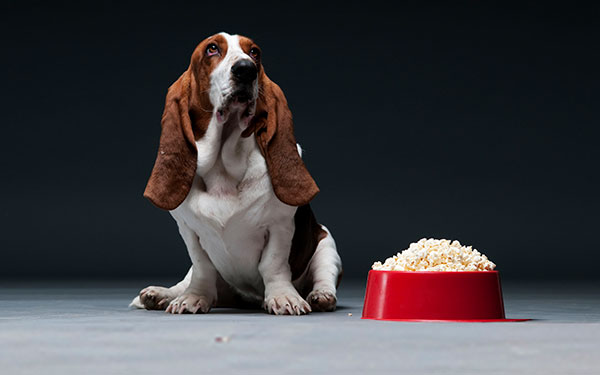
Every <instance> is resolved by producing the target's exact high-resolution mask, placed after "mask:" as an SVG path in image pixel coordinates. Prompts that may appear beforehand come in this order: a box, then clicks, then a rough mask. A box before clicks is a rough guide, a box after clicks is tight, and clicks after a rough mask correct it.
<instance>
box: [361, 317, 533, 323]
mask: <svg viewBox="0 0 600 375" xmlns="http://www.w3.org/2000/svg"><path fill="white" fill-rule="evenodd" d="M361 319H367V320H382V321H389V322H409V323H510V322H513V323H514V322H526V321H529V320H531V319H377V318H364V317H363V318H361Z"/></svg>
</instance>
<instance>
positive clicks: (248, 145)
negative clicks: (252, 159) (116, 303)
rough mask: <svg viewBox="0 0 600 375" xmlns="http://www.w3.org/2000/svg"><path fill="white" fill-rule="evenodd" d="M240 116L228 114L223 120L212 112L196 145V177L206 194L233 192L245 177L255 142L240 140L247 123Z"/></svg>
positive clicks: (251, 138)
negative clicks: (201, 183)
mask: <svg viewBox="0 0 600 375" xmlns="http://www.w3.org/2000/svg"><path fill="white" fill-rule="evenodd" d="M241 117H242V113H241V111H231V112H229V113H228V114H227V116H226V117H223V116H220V115H219V113H217V112H215V113H214V114H213V116H212V118H211V121H210V124H209V126H208V129H207V131H206V134H205V135H204V136H203V137H202V138H200V139H199V140H198V141H197V142H196V147H197V149H198V165H197V169H196V174H198V175H199V176H200V177H202V179H203V180H204V184H205V185H206V190H207V191H208V192H214V193H216V194H224V193H233V192H234V191H236V190H237V185H238V184H239V183H240V182H241V181H242V179H243V178H244V175H245V174H246V171H247V169H248V156H249V153H250V151H251V150H252V147H253V146H254V145H255V140H254V138H253V137H248V138H244V137H242V131H243V130H244V129H245V128H246V127H247V120H246V119H242V118H241ZM215 189H216V190H218V191H216V190H215Z"/></svg>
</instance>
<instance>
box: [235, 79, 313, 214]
mask: <svg viewBox="0 0 600 375" xmlns="http://www.w3.org/2000/svg"><path fill="white" fill-rule="evenodd" d="M261 81H262V82H261V91H262V92H261V94H260V96H259V99H258V101H257V108H256V112H255V116H254V118H253V120H252V122H251V123H250V126H249V127H248V129H247V130H246V131H245V132H244V133H245V134H243V135H244V136H248V135H250V134H251V133H252V132H254V133H255V134H256V141H257V143H258V146H259V148H260V150H261V152H262V154H263V156H264V158H265V160H266V162H267V168H268V171H269V176H270V177H271V183H272V184H273V190H274V192H275V195H276V196H277V198H279V200H280V201H282V202H283V203H286V204H289V205H290V206H303V205H305V204H307V203H308V202H310V201H311V200H312V199H313V198H314V197H315V195H317V193H318V192H319V188H318V187H317V184H316V183H315V181H314V180H313V178H312V177H311V175H310V173H308V170H307V169H306V166H305V165H304V162H303V161H302V159H301V158H300V154H299V153H298V148H297V146H296V139H295V138H294V125H293V123H292V113H291V112H290V109H289V108H288V105H287V100H286V99H285V96H284V95H283V92H282V91H281V89H280V88H279V86H278V85H277V84H275V83H274V82H272V81H271V80H269V78H267V76H266V75H265V74H264V73H263V76H262V77H261Z"/></svg>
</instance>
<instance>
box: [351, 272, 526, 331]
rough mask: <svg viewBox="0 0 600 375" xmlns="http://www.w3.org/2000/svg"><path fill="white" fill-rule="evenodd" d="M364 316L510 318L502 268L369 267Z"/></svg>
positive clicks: (470, 318) (410, 318)
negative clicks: (428, 269)
mask: <svg viewBox="0 0 600 375" xmlns="http://www.w3.org/2000/svg"><path fill="white" fill-rule="evenodd" d="M362 318H363V319H376V320H398V321H460V322H507V321H513V322H514V321H524V320H527V319H506V317H505V315H504V303H503V301H502V287H501V285H500V275H499V273H498V271H475V272H462V271H461V272H405V271H375V270H372V271H369V277H368V280H367V291H366V294H365V304H364V307H363V314H362Z"/></svg>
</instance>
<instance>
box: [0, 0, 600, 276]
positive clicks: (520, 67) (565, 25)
mask: <svg viewBox="0 0 600 375" xmlns="http://www.w3.org/2000/svg"><path fill="white" fill-rule="evenodd" d="M283 3H284V2H277V3H271V4H269V3H259V2H247V1H210V2H209V1H197V2H194V3H182V2H162V3H160V4H156V5H151V3H149V2H145V3H141V4H137V5H136V4H130V5H123V4H122V3H121V2H114V3H105V2H102V3H101V2H95V3H93V4H86V5H82V4H80V3H78V2H73V3H58V2H53V3H52V4H50V5H49V4H45V3H44V2H40V3H32V2H16V1H15V2H9V3H5V4H4V5H3V6H2V12H1V13H2V15H1V16H0V17H1V21H2V22H1V26H0V27H1V32H2V39H3V41H2V46H1V48H2V59H1V62H0V72H1V74H2V90H1V91H0V95H1V101H0V102H1V103H2V158H0V160H1V161H0V163H1V165H0V167H1V171H2V182H1V184H0V189H1V193H2V198H3V199H2V201H3V204H2V211H1V223H0V224H1V228H2V234H1V236H0V245H1V252H2V257H1V260H0V277H2V278H27V279H30V278H81V277H93V278H124V277H144V278H150V279H151V278H153V277H156V278H159V277H178V276H182V275H183V274H184V273H185V270H186V269H187V267H188V264H189V261H188V258H187V254H186V251H185V248H184V246H183V243H182V241H181V240H180V238H179V235H178V233H177V228H176V225H175V223H174V221H173V220H172V219H171V217H170V215H169V214H168V213H166V212H163V211H161V210H159V209H157V208H155V207H153V206H152V205H151V204H150V203H149V202H147V201H146V200H144V199H143V198H142V191H143V189H144V186H145V183H146V179H147V177H148V176H149V173H150V170H151V167H152V164H153V162H154V158H155V153H156V147H157V142H158V136H159V131H160V126H159V122H160V116H161V113H162V105H163V101H164V95H165V93H166V89H167V87H168V86H169V85H170V84H171V83H172V82H173V81H174V80H175V79H176V78H177V77H178V76H179V74H180V73H181V72H183V71H184V70H185V69H186V67H187V65H188V63H189V58H190V55H191V52H192V51H193V49H194V47H195V46H196V44H197V43H198V42H199V41H201V40H202V39H203V38H204V37H206V36H208V35H210V34H213V33H216V32H219V31H221V30H224V31H228V32H230V33H241V34H245V35H247V36H250V37H252V38H254V39H255V40H256V41H257V42H258V43H259V45H260V46H261V47H262V49H263V53H264V57H263V58H264V65H265V67H266V70H267V72H268V74H269V75H270V76H271V78H272V79H273V80H274V81H276V82H277V83H279V84H280V86H281V87H282V88H283V90H284V92H285V93H286V95H287V98H288V100H289V103H290V106H291V109H292V111H293V113H294V116H295V123H296V135H297V139H298V141H299V142H300V143H301V144H302V145H303V147H304V148H305V149H306V156H305V160H306V163H307V165H308V167H309V169H310V171H311V172H312V174H313V176H314V177H315V179H316V180H317V182H318V184H319V186H320V187H321V191H322V192H321V194H320V195H319V196H318V197H317V198H316V199H315V201H314V202H313V208H314V211H315V212H316V214H317V216H318V218H319V219H320V221H321V222H323V223H325V224H326V225H328V227H329V228H330V229H331V230H332V232H333V234H334V235H335V238H336V240H337V243H338V246H339V251H340V253H341V255H342V258H343V261H344V264H345V270H346V275H347V276H349V277H357V278H363V277H364V276H365V274H366V272H367V271H368V269H369V267H370V265H371V263H372V262H373V261H375V260H380V259H381V260H382V259H384V258H385V257H387V256H389V255H391V254H393V253H395V252H396V251H398V250H401V249H404V248H406V247H407V245H408V244H409V243H410V242H411V241H415V240H418V239H419V238H421V237H426V236H427V237H436V238H440V237H443V238H452V239H454V238H457V239H459V240H461V241H462V242H463V243H466V244H472V245H474V246H475V247H476V248H478V249H480V250H482V251H483V252H484V253H486V254H487V255H489V257H490V258H491V259H492V260H493V261H495V262H496V263H497V264H498V266H499V269H500V270H501V271H502V273H503V274H504V277H508V278H527V277H559V278H593V277H598V275H599V273H598V272H597V264H598V262H599V261H600V256H599V255H598V248H597V239H596V237H595V236H596V235H597V232H598V230H597V228H598V223H599V222H598V212H599V209H600V205H599V200H598V198H597V191H598V188H599V187H600V184H599V178H598V161H599V158H598V138H597V135H598V124H599V122H598V121H599V120H600V116H599V113H598V99H599V94H598V88H599V85H598V82H599V81H598V79H599V74H598V67H599V66H600V54H599V51H600V49H599V48H598V40H599V36H600V35H599V34H600V33H599V29H598V26H597V25H598V23H597V19H598V17H599V16H600V14H599V11H598V7H589V6H583V5H581V6H576V5H570V6H566V5H564V4H563V5H551V4H547V3H546V4H539V5H536V4H529V5H518V6H510V7H509V6H507V5H481V4H479V2H473V3H461V4H460V5H456V4H455V5H439V4H433V3H425V2H422V1H420V2H416V3H408V4H403V5H385V3H384V2H381V3H378V2H375V1H368V2H364V3H362V4H361V3H348V2H346V3H345V4H344V5H333V4H330V5H325V4H324V2H322V3H289V4H283Z"/></svg>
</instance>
